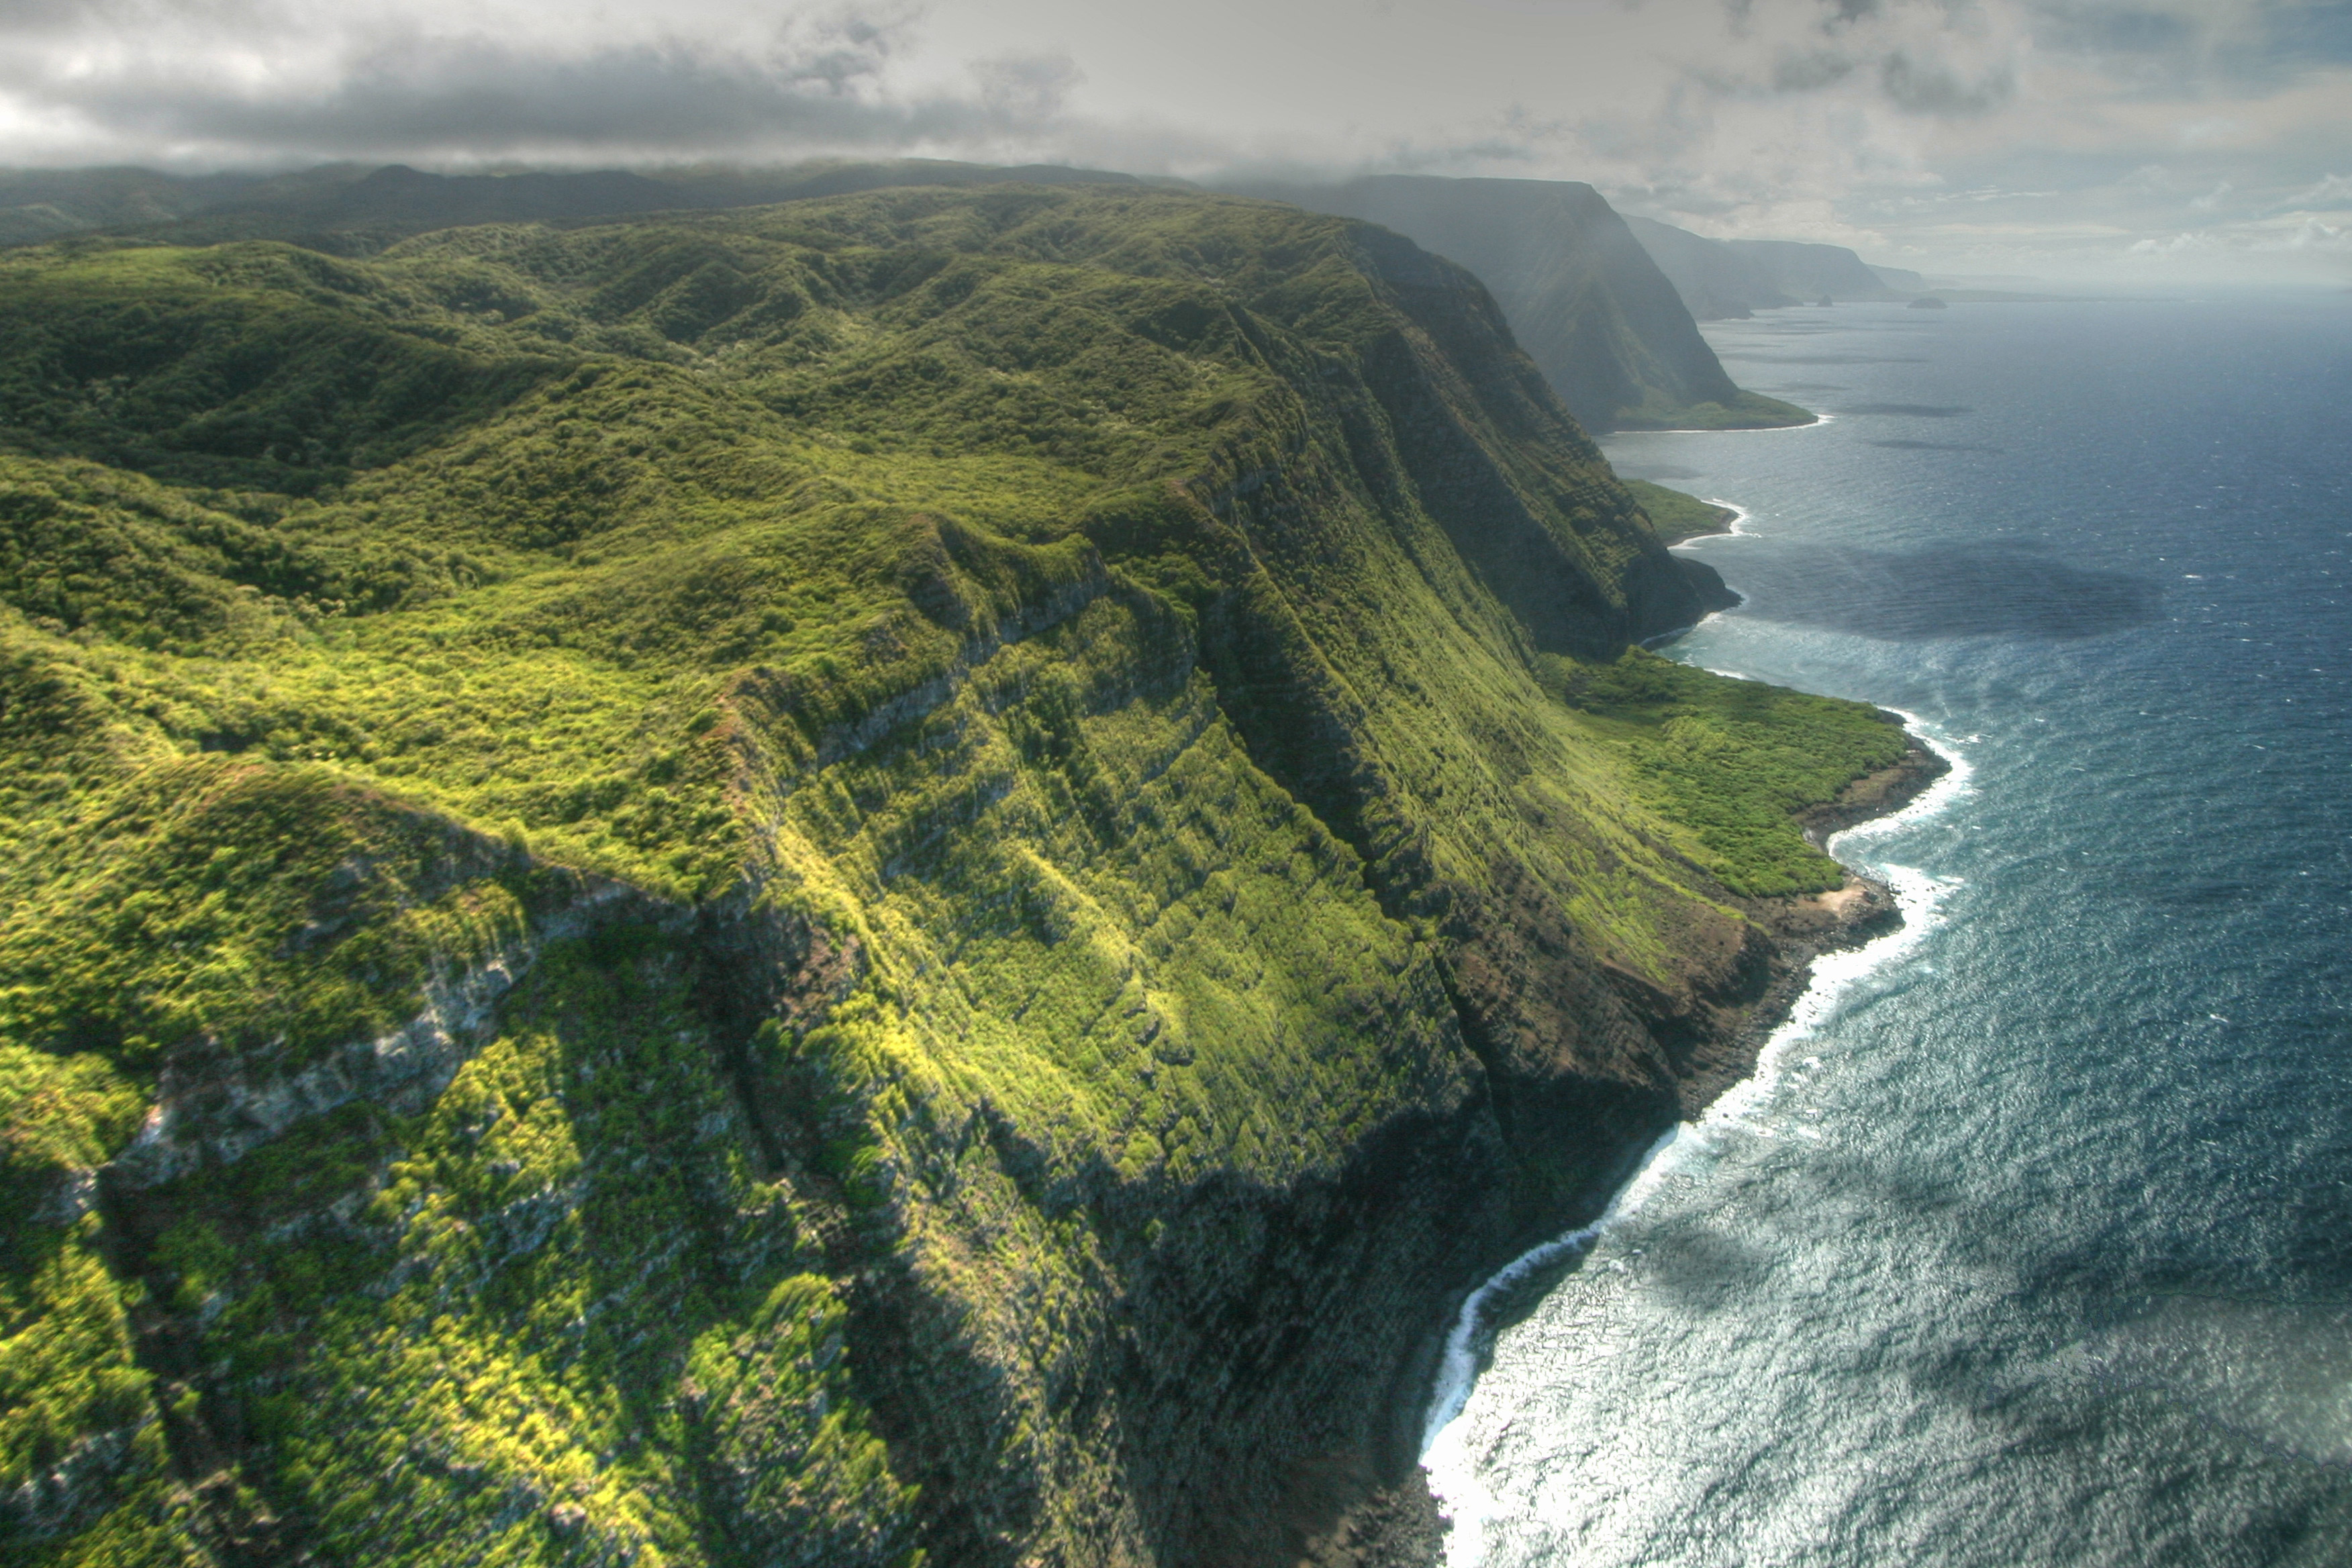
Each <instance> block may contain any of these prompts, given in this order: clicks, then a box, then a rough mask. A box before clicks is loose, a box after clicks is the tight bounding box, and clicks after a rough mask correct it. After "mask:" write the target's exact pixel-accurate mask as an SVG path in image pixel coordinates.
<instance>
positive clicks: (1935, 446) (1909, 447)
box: [1864, 441, 2001, 452]
mask: <svg viewBox="0 0 2352 1568" xmlns="http://www.w3.org/2000/svg"><path fill="white" fill-rule="evenodd" d="M1864 446H1869V447H1892V448H1894V449H1895V451H1898V452H1999V451H2000V450H2001V448H2000V447H1986V446H1979V445H1977V444H1975V443H1972V442H1968V441H1866V442H1864Z"/></svg>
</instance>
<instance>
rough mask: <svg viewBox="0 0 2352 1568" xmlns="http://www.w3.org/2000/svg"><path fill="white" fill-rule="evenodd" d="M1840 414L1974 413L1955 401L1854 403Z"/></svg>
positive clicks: (1951, 416)
mask: <svg viewBox="0 0 2352 1568" xmlns="http://www.w3.org/2000/svg"><path fill="white" fill-rule="evenodd" d="M1838 412H1839V413H1840V414H1907V415H1910V416H1914V417H1916V418H1920V419H1957V418H1958V417H1959V416H1961V415H1963V414H1974V413H1975V412H1976V410H1975V409H1973V408H1968V407H1963V406H1962V405H1959V404H1957V403H1856V404H1853V405H1850V406H1848V407H1844V408H1841V409H1839V410H1838Z"/></svg>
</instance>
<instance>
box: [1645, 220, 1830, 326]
mask: <svg viewBox="0 0 2352 1568" xmlns="http://www.w3.org/2000/svg"><path fill="white" fill-rule="evenodd" d="M1625 226H1626V227H1627V228H1629V229H1631V230H1633V237H1634V238H1635V239H1638V240H1640V241H1641V242H1642V248H1643V250H1646V251H1648V252H1649V253H1650V259H1651V260H1653V261H1654V262H1656V263H1657V264H1658V270H1659V271H1661V272H1663V273H1664V274H1665V275H1666V279H1667V281H1669V282H1671V283H1672V284H1674V286H1675V292H1676V293H1678V294H1680V295H1681V296H1682V300H1683V303H1684V304H1685V305H1686V306H1688V307H1689V308H1690V313H1691V315H1692V316H1693V317H1694V318H1696V320H1698V321H1724V320H1727V319H1732V320H1737V319H1738V318H1741V317H1745V316H1748V315H1751V314H1753V313H1754V312H1756V311H1758V310H1776V309H1778V308H1780V307H1781V306H1784V305H1795V304H1799V303H1801V302H1802V301H1800V300H1798V299H1796V298H1795V297H1794V296H1793V295H1791V294H1790V293H1788V292H1787V291H1786V290H1785V289H1782V288H1781V287H1780V281H1779V279H1777V278H1775V277H1774V275H1773V273H1772V271H1771V269H1770V268H1768V267H1766V266H1765V265H1764V264H1763V263H1762V262H1761V261H1759V260H1758V259H1756V258H1754V257H1750V256H1747V255H1743V254H1742V253H1741V252H1739V251H1737V250H1734V249H1732V248H1731V247H1729V246H1727V245H1726V244H1724V243H1723V241H1721V240H1719V239H1707V238H1705V237H1701V236H1699V235H1696V234H1693V233H1691V232H1690V231H1689V230H1688V229H1683V228H1676V227H1675V226H1673V225H1672V224H1664V223H1660V222H1658V221H1657V220H1656V219H1655V218H1646V217H1634V216H1631V215H1630V214H1629V215H1628V216H1626V219H1625Z"/></svg>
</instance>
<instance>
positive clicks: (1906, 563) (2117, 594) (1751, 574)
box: [1724, 544, 2163, 642]
mask: <svg viewBox="0 0 2352 1568" xmlns="http://www.w3.org/2000/svg"><path fill="white" fill-rule="evenodd" d="M1724 575H1725V577H1726V578H1727V580H1728V581H1729V582H1730V584H1731V585H1732V586H1733V587H1735V588H1737V589H1738V590H1739V592H1741V593H1742V594H1745V595H1747V596H1748V602H1747V603H1746V604H1745V605H1742V606H1741V608H1740V610H1739V612H1738V613H1739V614H1742V615H1749V616H1759V617H1761V618H1763V619H1765V620H1771V621H1782V622H1789V623H1793V624H1795V625H1798V626H1821V627H1824V628H1826V629H1828V630H1832V631H1841V632H1853V633H1856V634H1858V635H1860V636H1863V637H1877V638H1880V639H1882V640H1885V641H1888V642H1925V641H1929V640H1932V639H1935V638H1938V637H2042V638H2049V639H2053V640H2063V639H2068V638H2074V637H2098V636H2100V635H2102V634H2104V633H2106V632H2114V631H2122V630H2125V629H2126V628H2127V627H2131V626H2142V625H2145V624H2147V622H2149V621H2151V620H2154V619H2155V618H2156V616H2157V615H2158V608H2159V605H2161V603H2162V599H2163V590H2162V589H2161V588H2160V587H2159V586H2158V584H2156V583H2155V582H2153V581H2151V580H2150V579H2147V578H2145V577H2136V576H2133V575H2132V574H2129V573H2125V572H2108V571H2102V570H2098V569H2096V568H2091V567H2082V566H2070V565H2067V564H2066V563H2063V562H2062V561H2058V560H2055V559H2053V558H2052V557H2051V556H2050V555H2049V554H2047V553H2046V552H2042V551H2038V550H2032V549H2027V548H2022V547H2020V546H2017V545H2000V544H1996V545H1957V544H1934V545H1929V546H1927V548H1925V549H1921V550H1907V551H1878V550H1825V549H1819V548H1814V547H1809V546H1803V545H1782V546H1779V547H1777V548H1773V549H1770V550H1769V551H1768V550H1754V551H1745V550H1744V551H1742V552H1740V557H1739V558H1738V559H1737V560H1732V561H1727V562H1725V563H1724Z"/></svg>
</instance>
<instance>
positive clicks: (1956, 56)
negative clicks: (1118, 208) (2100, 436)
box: [0, 0, 2352, 276]
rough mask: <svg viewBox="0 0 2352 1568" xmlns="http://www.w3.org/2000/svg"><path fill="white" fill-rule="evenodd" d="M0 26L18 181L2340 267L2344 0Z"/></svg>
mask: <svg viewBox="0 0 2352 1568" xmlns="http://www.w3.org/2000/svg"><path fill="white" fill-rule="evenodd" d="M0 43H5V46H6V47H5V48H0V162H5V163H14V164H17V165H20V166H22V165H29V164H50V165H57V164H76V163H100V162H105V163H152V164H161V165H164V166H167V167H178V168H206V167H262V166H288V165H292V164H297V163H308V162H317V161H320V160H328V159H349V160H353V161H366V160H373V159H383V160H402V161H408V162H415V163H426V164H437V165H440V166H445V167H446V166H482V165H487V164H492V163H500V162H530V163H541V164H547V165H558V166H574V167H576V166H584V165H589V164H611V163H639V164H646V163H682V162H691V161H699V160H712V159H717V160H728V161H737V162H773V161H783V160H793V159H799V158H806V157H811V156H821V155H837V154H849V155H861V154H862V155H892V154H901V153H915V154H923V155H932V156H948V157H966V158H975V159H982V160H1007V161H1027V160H1056V161H1067V162H1073V163H1091V164H1097V165H1101V166H1107V167H1116V168H1124V169H1129V170H1131V171H1134V172H1138V173H1146V174H1150V173H1173V174H1191V175H1200V174H1212V173H1214V172H1216V171H1218V170H1220V169H1229V168H1245V169H1251V170H1255V171H1257V172H1261V173H1283V174H1351V173H1363V172H1374V171H1391V170H1394V171H1423V172H1431V173H1447V174H1516V175H1525V176H1532V177H1549V178H1574V179H1588V180H1591V181H1592V182H1593V183H1595V184H1599V185H1601V187H1602V189H1603V190H1604V191H1606V192H1607V193H1608V194H1609V195H1611V196H1612V199H1614V200H1616V201H1618V202H1619V203H1620V205H1625V206H1628V207H1630V208H1632V209H1633V210H1637V211H1643V212H1647V213H1650V214H1652V215H1654V216H1660V217H1664V218H1665V219H1667V220H1668V221H1671V222H1679V223H1683V224H1685V225H1687V226H1693V227H1696V228H1698V229H1700V230H1701V231H1703V232H1708V233H1714V234H1720V235H1769V236H1774V237H1790V238H1818V239H1827V240H1832V241H1835V242H1839V243H1845V244H1853V245H1857V246H1859V247H1862V248H1864V249H1865V250H1867V251H1869V252H1870V253H1871V254H1872V255H1873V257H1874V259H1879V260H1882V261H1888V262H1894V263H1897V264H1907V265H1915V266H1917V265H1924V266H1931V267H1944V268H1978V269H1982V270H1998V269H2015V270H2048V269H2058V270H2063V269H2066V268H2070V267H2073V268H2086V267H2095V266H2104V267H2109V268H2112V267H2115V266H2130V265H2140V266H2143V267H2173V266H2179V265H2180V264H2182V263H2184V262H2186V261H2188V260H2189V259H2191V258H2206V259H2207V260H2210V259H2211V258H2224V259H2232V260H2242V259H2243V258H2247V257H2271V258H2284V259H2288V260H2292V261H2294V262H2296V263H2298V264H2302V265H2306V266H2309V267H2313V268H2320V269H2323V270H2324V269H2326V268H2331V267H2334V268H2345V269H2352V111H2347V110H2346V108H2345V107H2344V106H2345V105H2346V104H2347V103H2352V8H2347V7H2346V6H2345V5H2341V4H2337V3H2334V0H2313V3H2303V4H2298V3H2293V0H2117V3H2113V4H2110V3H2107V0H1567V3H1566V4H1563V5H1557V6H1550V7H1545V8H1540V9H1538V8H1533V7H1527V6H1524V5H1513V4H1507V3H1505V0H1488V3H1485V4H1475V3H1474V4H1466V5H1448V6H1444V7H1438V6H1436V5H1431V4H1426V3H1421V0H1195V3H1194V4H1193V5H1190V6H1187V7H1183V8H1174V9H1171V8H1168V7H1143V6H1139V5H1127V6H1122V5H1103V4H1100V3H1099V0H1097V3H1096V4H1091V5H1087V4H1081V3H1079V0H991V3H990V4H986V5H982V4H978V3H977V0H938V3H936V4H934V5H930V6H929V7H928V8H926V9H921V10H916V9H912V8H891V7H887V6H881V7H877V6H866V7H863V8H860V7H858V6H856V5H852V6H850V7H847V8H841V9H832V10H821V9H787V10H781V11H779V10H769V11H763V12H759V13H749V12H747V11H746V10H744V9H743V8H742V7H740V6H737V5H720V4H716V3H713V0H676V3H674V4H668V5H663V6H660V7H658V8H655V7H650V6H637V7H635V8H632V7H630V6H621V7H614V8H606V9H604V10H587V9H582V8H573V7H563V6H557V5H552V4H550V3H548V0H487V3H477V4H467V5H459V4H457V3H456V0H390V3H389V4H386V5H381V6H379V7H376V8H374V9H373V10H371V11H369V12H367V13H365V14H363V15H361V14H354V13H352V12H349V11H347V10H344V9H341V8H336V7H330V6H327V5H319V4H312V3H310V0H96V3H94V4H68V3H66V0H10V3H5V4H0ZM2347 276H2352V270H2347Z"/></svg>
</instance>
